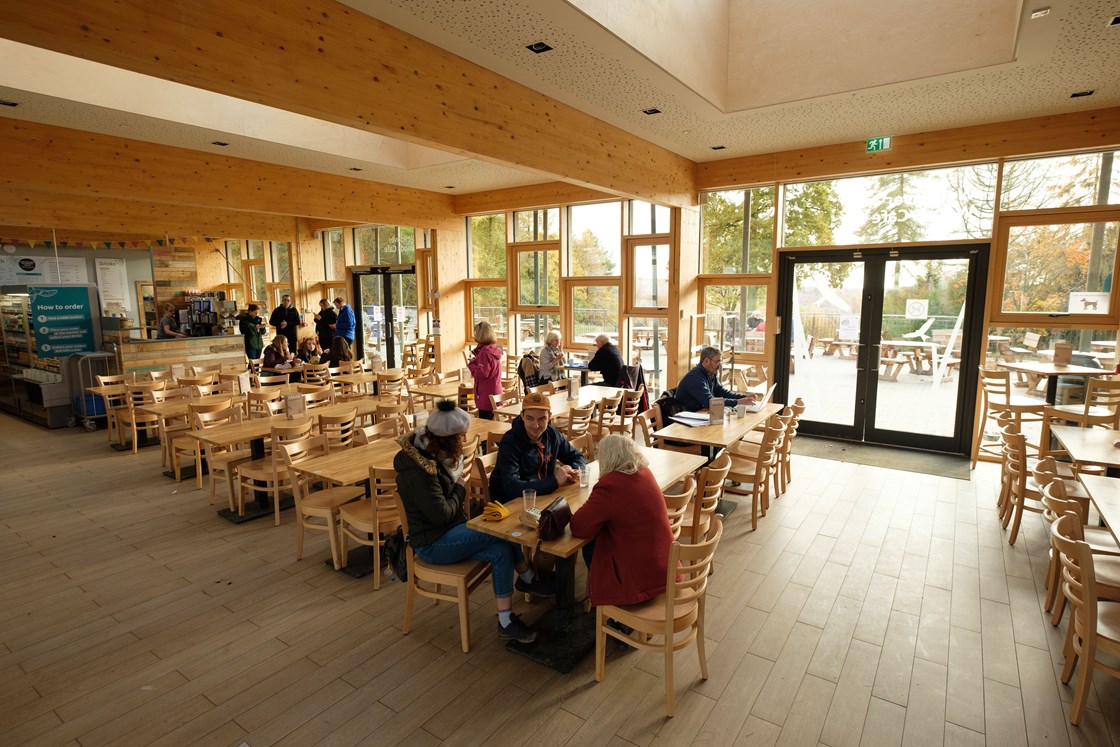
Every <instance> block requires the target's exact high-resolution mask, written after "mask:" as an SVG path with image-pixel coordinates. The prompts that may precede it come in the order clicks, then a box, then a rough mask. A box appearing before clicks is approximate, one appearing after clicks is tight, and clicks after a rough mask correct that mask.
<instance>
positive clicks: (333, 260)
mask: <svg viewBox="0 0 1120 747" xmlns="http://www.w3.org/2000/svg"><path fill="white" fill-rule="evenodd" d="M322 236H323V264H324V268H325V270H326V279H327V280H342V279H343V278H344V277H346V247H345V246H344V243H343V239H342V229H341V228H339V229H336V230H334V231H324V232H323V234H322Z"/></svg>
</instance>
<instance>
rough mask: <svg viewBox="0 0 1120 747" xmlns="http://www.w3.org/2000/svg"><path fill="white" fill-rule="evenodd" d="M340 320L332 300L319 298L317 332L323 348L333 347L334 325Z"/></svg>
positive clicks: (316, 319) (316, 316)
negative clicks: (333, 307)
mask: <svg viewBox="0 0 1120 747" xmlns="http://www.w3.org/2000/svg"><path fill="white" fill-rule="evenodd" d="M337 321H338V314H336V313H334V309H332V308H331V304H330V301H328V300H327V299H325V298H321V299H319V313H318V314H316V315H315V334H316V336H317V337H318V338H319V347H321V348H322V349H323V350H330V349H331V340H333V339H334V325H335V322H337Z"/></svg>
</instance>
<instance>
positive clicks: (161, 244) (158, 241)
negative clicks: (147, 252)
mask: <svg viewBox="0 0 1120 747" xmlns="http://www.w3.org/2000/svg"><path fill="white" fill-rule="evenodd" d="M156 243H157V244H159V245H160V246H163V239H156ZM148 246H151V244H150V243H149V244H148Z"/></svg>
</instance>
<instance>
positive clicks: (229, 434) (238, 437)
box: [187, 399, 377, 524]
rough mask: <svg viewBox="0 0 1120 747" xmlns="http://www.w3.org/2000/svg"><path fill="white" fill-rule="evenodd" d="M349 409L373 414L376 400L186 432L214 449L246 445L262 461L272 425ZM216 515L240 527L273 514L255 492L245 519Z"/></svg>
mask: <svg viewBox="0 0 1120 747" xmlns="http://www.w3.org/2000/svg"><path fill="white" fill-rule="evenodd" d="M350 409H356V410H357V411H358V417H362V416H365V415H372V414H373V413H374V412H375V411H376V410H377V401H376V400H373V399H356V400H351V401H349V402H340V403H338V404H334V405H326V406H325V407H317V408H315V409H314V410H311V411H310V412H308V413H307V414H306V415H303V416H301V417H299V418H288V416H287V415H273V416H272V417H269V418H250V419H249V420H242V421H241V422H240V423H229V424H228V425H216V426H214V427H212V428H204V429H202V430H198V429H195V430H192V431H189V432H188V433H187V435H189V436H191V437H192V438H196V439H198V440H199V441H201V442H203V443H207V444H210V445H211V446H213V447H216V448H231V447H233V446H236V445H237V444H243V443H248V444H249V449H250V455H251V456H252V458H253V459H263V458H264V440H265V439H266V438H268V437H269V435H271V433H272V426H273V425H288V424H292V423H297V422H300V421H303V420H306V419H308V418H312V419H316V420H317V419H318V418H319V416H320V415H341V414H342V413H344V412H347V411H348V410H350ZM287 505H291V504H287ZM287 505H285V504H283V503H282V504H281V505H280V508H281V509H284V508H287ZM218 515H219V516H221V517H222V518H224V519H228V520H229V521H232V522H233V523H235V524H241V523H243V522H246V521H251V520H253V519H257V518H260V517H261V516H270V515H272V507H271V506H269V505H268V494H267V493H264V492H262V491H259V490H258V491H256V502H255V504H254V505H253V506H248V505H247V506H246V507H245V515H244V516H239V515H238V514H237V512H236V511H230V510H229V509H228V508H223V509H221V510H220V511H218Z"/></svg>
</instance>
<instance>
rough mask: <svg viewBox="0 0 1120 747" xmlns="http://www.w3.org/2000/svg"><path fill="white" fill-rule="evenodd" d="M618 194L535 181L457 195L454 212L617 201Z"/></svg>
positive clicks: (488, 211)
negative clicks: (528, 183) (534, 182)
mask: <svg viewBox="0 0 1120 747" xmlns="http://www.w3.org/2000/svg"><path fill="white" fill-rule="evenodd" d="M617 199H618V195H615V194H611V193H609V192H601V191H599V190H597V189H588V188H586V187H579V186H577V185H575V184H568V183H566V182H549V183H547V184H533V185H530V186H528V187H511V188H509V189H492V190H487V191H485V192H473V193H471V194H466V195H456V196H455V197H454V199H453V202H454V209H455V212H456V213H458V214H460V215H478V214H480V213H497V212H501V211H503V210H526V209H529V208H538V207H547V206H551V205H572V204H575V203H580V202H598V201H602V200H617Z"/></svg>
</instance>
